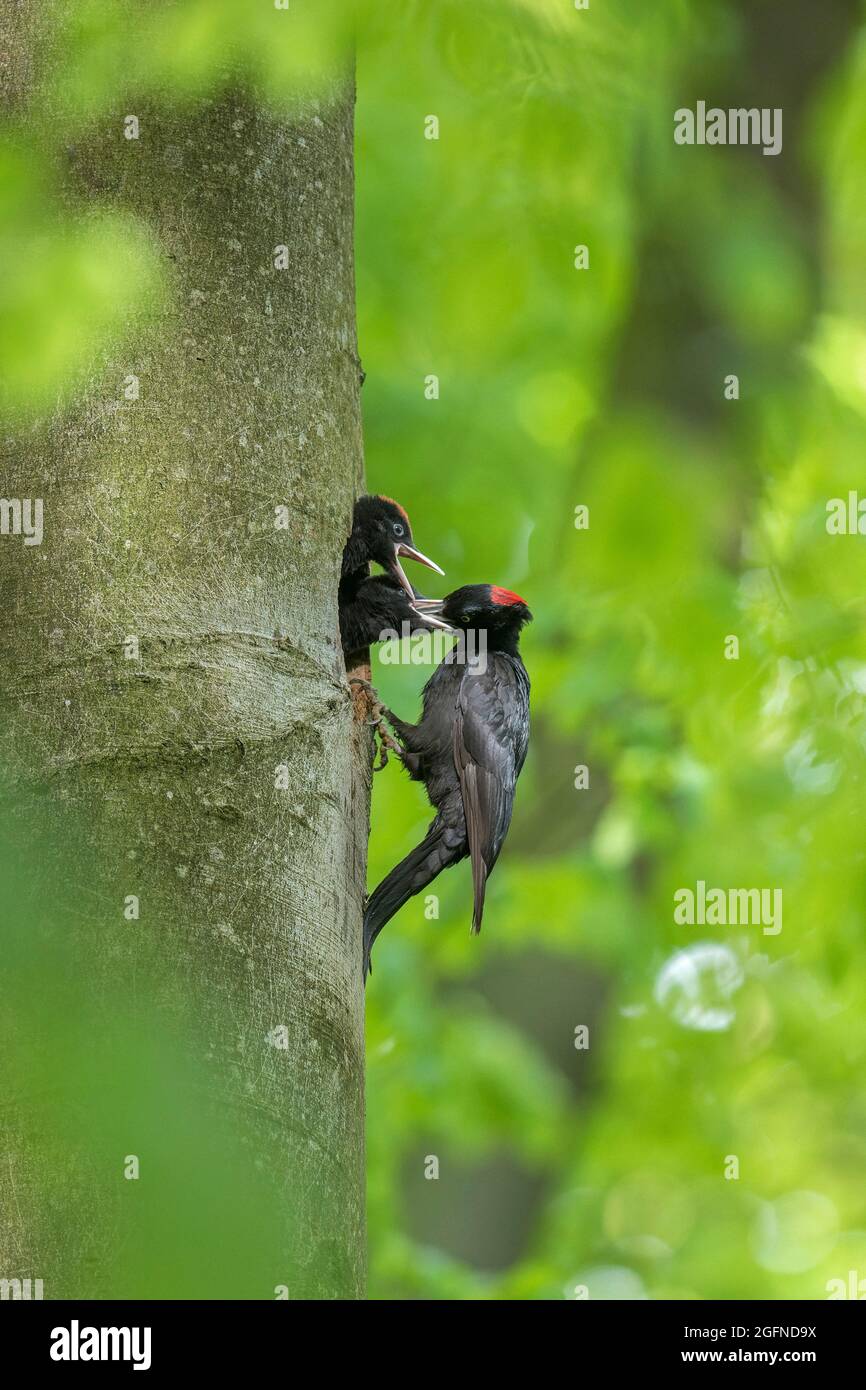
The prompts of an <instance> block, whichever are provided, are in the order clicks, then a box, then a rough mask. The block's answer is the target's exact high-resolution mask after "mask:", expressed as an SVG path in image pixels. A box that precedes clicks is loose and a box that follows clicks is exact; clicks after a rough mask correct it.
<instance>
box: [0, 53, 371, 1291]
mask: <svg viewBox="0 0 866 1390" xmlns="http://www.w3.org/2000/svg"><path fill="white" fill-rule="evenodd" d="M15 56H16V55H14V54H13V60H14V59H15ZM22 61H23V59H22ZM129 110H131V111H134V112H135V114H136V115H137V117H138V120H139V136H138V139H136V140H130V139H126V138H124V134H123V132H124V117H125V115H126V114H127V113H126V112H124V111H116V112H114V113H112V115H111V116H106V117H104V118H103V117H100V119H99V121H98V122H97V123H96V124H95V126H94V128H93V129H92V130H91V131H89V132H88V135H87V138H86V140H84V141H82V142H81V143H77V144H76V145H75V146H74V147H72V148H70V149H68V150H67V152H66V157H65V168H64V171H63V189H64V194H63V196H64V200H65V203H66V205H67V207H68V208H69V209H82V208H87V207H89V206H93V205H94V204H99V205H100V206H108V207H113V208H117V209H121V210H123V211H125V212H128V213H132V214H134V215H135V216H137V217H139V218H141V219H143V220H144V221H145V222H146V223H147V224H148V225H149V227H150V228H151V229H152V231H153V234H154V236H155V237H156V239H157V242H158V245H159V248H160V251H161V253H162V255H163V256H164V258H165V267H166V271H167V278H168V287H167V294H166V297H165V300H164V302H163V304H162V306H161V307H160V308H159V309H158V311H157V313H156V317H155V318H150V319H148V320H147V321H136V322H130V323H129V324H128V325H127V326H126V332H125V335H124V339H123V342H122V344H120V345H115V347H113V348H112V350H111V352H110V354H107V355H106V359H105V361H104V362H103V364H102V366H101V369H100V370H99V372H98V373H95V374H94V375H93V377H92V379H91V380H90V382H89V384H88V388H87V391H86V393H84V394H83V395H82V396H79V398H78V400H77V402H76V404H75V406H74V407H73V408H71V409H66V410H63V411H61V410H58V411H57V412H56V414H55V415H54V417H53V418H51V419H47V420H40V421H39V422H37V424H36V425H35V426H33V427H31V428H28V429H26V430H21V431H19V433H18V435H17V436H16V437H15V438H8V437H7V438H6V440H5V441H4V454H5V459H4V464H5V466H4V470H3V483H2V487H3V491H4V495H5V496H7V497H9V498H42V499H43V500H44V538H43V541H42V544H41V545H38V546H36V545H33V546H25V545H24V544H23V541H22V538H21V537H14V536H11V535H10V536H3V537H2V538H0V566H2V586H3V587H2V596H3V604H2V617H0V621H2V643H3V654H4V655H3V667H4V677H3V691H2V723H3V729H2V735H0V737H2V744H0V754H2V765H3V767H4V768H5V775H6V776H7V777H8V785H7V786H6V788H5V793H4V801H5V807H6V812H7V817H6V820H7V827H6V834H7V836H8V837H11V843H12V844H13V845H14V847H15V855H16V857H17V859H18V862H19V866H23V869H22V872H21V874H20V875H19V880H20V881H19V889H18V898H17V908H18V916H17V917H15V921H16V922H17V924H18V929H17V930H15V931H13V933H12V939H13V941H14V949H13V950H12V952H11V958H12V966H13V970H12V979H13V982H12V985H11V988H10V995H11V1001H12V1008H11V1021H8V1022H7V1024H6V1025H4V1034H3V1037H2V1038H0V1043H2V1046H3V1055H4V1056H5V1057H6V1061H7V1078H6V1082H5V1083H4V1090H5V1092H6V1094H5V1096H4V1099H5V1100H6V1101H7V1102H9V1101H10V1100H11V1104H10V1105H9V1116H8V1123H7V1124H6V1125H5V1126H4V1131H3V1138H2V1140H0V1277H5V1278H7V1279H12V1278H20V1279H27V1278H30V1279H42V1281H43V1287H44V1297H45V1298H77V1297H90V1298H104V1297H172V1298H174V1297H185V1298H196V1297H225V1298H237V1297H241V1298H243V1297H247V1298H274V1297H278V1298H279V1297H289V1298H299V1297H300V1298H308V1297H316V1298H331V1297H348V1298H356V1297H360V1296H362V1295H363V1289H364V1266H365V1242H364V1222H363V1180H364V1163H363V990H362V983H361V911H362V901H363V893H364V883H365V868H366V842H367V828H368V813H369V784H370V746H369V737H368V731H367V730H366V729H364V728H363V727H362V725H361V724H359V723H357V722H354V721H353V714H352V703H351V700H350V698H349V694H348V690H347V687H346V684H345V673H344V671H343V663H342V656H341V653H340V647H339V641H338V636H337V612H336V592H337V579H338V574H339V562H340V555H341V552H342V548H343V544H344V541H345V538H346V535H347V533H348V529H349V522H350V516H351V507H352V502H353V499H354V497H355V496H356V495H357V493H358V491H359V490H360V488H361V483H362V472H363V463H362V448H361V431H360V410H359V370H358V359H357V350H356V339H355V324H354V283H353V238H352V230H353V229H352V216H353V148H352V142H353V134H352V118H353V93H352V91H351V90H350V84H349V83H346V84H345V85H344V86H343V87H341V88H339V89H338V90H337V91H336V94H335V97H334V100H333V102H330V101H329V102H327V103H324V102H323V103H321V104H319V103H318V102H317V101H315V100H312V99H311V100H309V101H308V102H306V104H305V105H303V106H302V107H300V108H299V110H298V113H297V114H296V115H295V116H293V117H292V118H281V117H278V116H275V115H273V114H268V113H266V112H265V111H264V110H263V109H262V108H261V107H259V106H257V105H256V104H254V103H253V101H252V100H251V99H248V98H246V97H245V96H242V95H239V94H237V93H234V94H232V95H229V96H226V95H223V96H220V97H219V98H218V99H213V100H211V99H201V100H197V102H196V103H195V104H194V105H191V106H187V107H185V108H172V107H171V106H170V105H159V104H155V105H151V106H150V107H143V105H142V104H138V105H136V104H132V105H131V106H130V108H129ZM279 247H284V248H286V250H285V252H284V253H281V252H279V251H278V250H277V249H276V248H279ZM281 266H285V267H286V268H280V267H281ZM136 396H137V398H136ZM34 853H38V856H39V858H38V864H37V863H36V861H35V859H34V858H33V857H32V856H33V854H34ZM37 874H38V882H37V878H36V875H37ZM12 915H13V917H14V916H15V914H14V912H13V914H12ZM10 1059H11V1062H10ZM9 1087H11V1089H12V1092H13V1094H12V1096H11V1097H10V1095H9V1090H8V1088H9Z"/></svg>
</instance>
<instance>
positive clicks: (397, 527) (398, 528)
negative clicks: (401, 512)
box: [393, 521, 406, 536]
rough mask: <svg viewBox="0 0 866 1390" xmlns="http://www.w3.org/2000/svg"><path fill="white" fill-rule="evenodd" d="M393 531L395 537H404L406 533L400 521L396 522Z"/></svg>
mask: <svg viewBox="0 0 866 1390" xmlns="http://www.w3.org/2000/svg"><path fill="white" fill-rule="evenodd" d="M393 529H394V535H395V536H402V535H404V534H405V531H406V528H405V526H404V525H403V524H402V522H400V521H395V522H394V528H393Z"/></svg>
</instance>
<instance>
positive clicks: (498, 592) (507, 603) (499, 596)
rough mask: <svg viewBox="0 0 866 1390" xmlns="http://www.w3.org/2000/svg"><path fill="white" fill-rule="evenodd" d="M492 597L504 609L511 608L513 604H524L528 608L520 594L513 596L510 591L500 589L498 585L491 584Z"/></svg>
mask: <svg viewBox="0 0 866 1390" xmlns="http://www.w3.org/2000/svg"><path fill="white" fill-rule="evenodd" d="M490 597H491V598H492V599H493V602H494V603H498V604H499V605H500V607H502V608H510V607H511V605H512V604H513V603H522V604H523V606H524V608H525V607H526V599H525V598H521V597H520V595H519V594H513V593H512V592H511V590H510V589H500V588H499V585H498V584H491V586H490Z"/></svg>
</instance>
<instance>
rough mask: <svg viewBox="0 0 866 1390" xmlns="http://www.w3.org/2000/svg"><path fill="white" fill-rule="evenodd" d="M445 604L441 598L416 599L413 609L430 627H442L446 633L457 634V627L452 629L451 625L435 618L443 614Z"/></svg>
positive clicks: (413, 601)
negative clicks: (438, 614)
mask: <svg viewBox="0 0 866 1390" xmlns="http://www.w3.org/2000/svg"><path fill="white" fill-rule="evenodd" d="M444 603H445V600H444V599H441V598H416V599H413V600H412V607H413V608H414V609H415V612H416V613H417V614H418V617H419V618H421V619H423V621H424V622H425V623H427V624H428V625H429V626H430V627H441V628H442V630H443V631H444V632H457V631H458V629H457V628H456V627H452V626H451V624H450V623H446V622H444V621H443V620H442V619H441V618H437V617H436V616H435V614H437V613H441V612H442V608H443V605H444Z"/></svg>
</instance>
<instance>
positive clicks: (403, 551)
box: [391, 542, 445, 599]
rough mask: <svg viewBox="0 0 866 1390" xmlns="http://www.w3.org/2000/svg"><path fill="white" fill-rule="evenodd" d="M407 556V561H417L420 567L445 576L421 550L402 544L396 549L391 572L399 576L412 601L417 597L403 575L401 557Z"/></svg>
mask: <svg viewBox="0 0 866 1390" xmlns="http://www.w3.org/2000/svg"><path fill="white" fill-rule="evenodd" d="M401 555H405V556H406V559H407V560H416V561H417V562H418V564H419V565H426V566H427V568H428V570H435V571H436V573H437V574H444V573H445V571H444V570H442V569H440V568H439V566H438V565H437V564H436V562H435V561H434V560H430V559H428V558H427V556H426V555H422V554H421V551H420V550H416V549H415V547H414V545H405V544H403V543H402V542H401V543H400V544H399V545H397V546H396V547H395V549H394V559H393V561H392V562H391V571H392V573H393V574H395V575H396V576H397V578H398V579H399V581H400V583H401V584H402V585H403V588H404V589H405V590H406V593H407V594H408V595H409V597H410V598H411V599H414V597H415V590H414V589H413V588H412V585H411V584H410V583H409V580H408V579H407V578H406V575H405V574H404V573H403V566H402V565H401V564H400V556H401Z"/></svg>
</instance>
